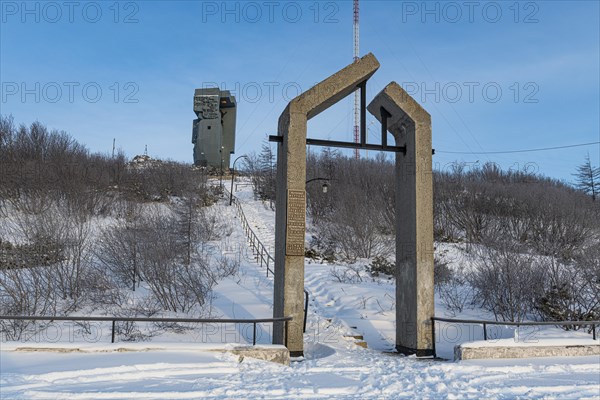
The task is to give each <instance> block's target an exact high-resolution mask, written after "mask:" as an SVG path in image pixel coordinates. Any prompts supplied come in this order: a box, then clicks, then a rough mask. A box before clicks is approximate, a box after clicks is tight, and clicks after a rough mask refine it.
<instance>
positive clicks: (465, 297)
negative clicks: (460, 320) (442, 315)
mask: <svg viewBox="0 0 600 400" xmlns="http://www.w3.org/2000/svg"><path fill="white" fill-rule="evenodd" d="M438 268H439V269H443V270H444V271H443V272H442V271H440V275H443V277H444V279H440V280H438V281H437V282H436V285H435V286H436V289H437V290H438V293H439V295H440V300H442V303H444V305H445V306H446V309H447V310H448V311H449V312H450V314H452V315H453V316H454V315H456V313H461V312H462V311H463V310H464V308H465V307H466V306H467V305H468V304H470V303H471V302H472V295H473V289H472V288H471V287H470V286H469V284H468V280H467V277H466V273H465V271H464V269H463V268H459V269H458V270H452V269H449V268H448V267H447V266H445V264H444V266H440V267H438Z"/></svg>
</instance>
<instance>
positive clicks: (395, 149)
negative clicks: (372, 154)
mask: <svg viewBox="0 0 600 400" xmlns="http://www.w3.org/2000/svg"><path fill="white" fill-rule="evenodd" d="M282 141H283V136H277V135H270V136H269V142H277V143H281V142H282ZM306 144H307V145H312V146H325V147H341V148H345V149H363V150H376V151H389V152H392V153H403V152H405V151H406V146H387V145H386V146H384V145H381V144H369V143H365V144H360V143H354V142H340V141H337V140H322V139H308V138H307V139H306Z"/></svg>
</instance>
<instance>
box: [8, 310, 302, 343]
mask: <svg viewBox="0 0 600 400" xmlns="http://www.w3.org/2000/svg"><path fill="white" fill-rule="evenodd" d="M4 319H8V320H26V321H50V322H54V321H93V322H102V321H105V322H112V332H111V343H114V342H115V324H116V322H175V323H222V324H252V325H253V336H252V345H256V324H258V323H264V322H271V323H275V322H284V323H285V325H286V328H287V324H288V322H289V321H291V320H292V319H293V318H292V317H291V316H290V317H277V318H255V319H238V318H236V319H232V318H223V319H219V318H150V317H57V316H37V315H0V320H4ZM286 330H287V329H286Z"/></svg>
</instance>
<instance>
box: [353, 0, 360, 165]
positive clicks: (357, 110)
mask: <svg viewBox="0 0 600 400" xmlns="http://www.w3.org/2000/svg"><path fill="white" fill-rule="evenodd" d="M358 1H359V0H354V23H353V31H354V62H356V61H358V57H359V55H358V54H359V31H358V11H359V9H358ZM359 126H360V93H359V92H358V90H356V91H355V92H354V143H359V142H360V134H359V129H360V128H359ZM354 158H356V159H358V158H360V154H359V152H358V149H355V150H354Z"/></svg>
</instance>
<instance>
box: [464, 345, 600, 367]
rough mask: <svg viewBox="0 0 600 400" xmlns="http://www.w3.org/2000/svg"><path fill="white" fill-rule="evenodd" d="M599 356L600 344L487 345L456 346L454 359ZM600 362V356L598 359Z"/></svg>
mask: <svg viewBox="0 0 600 400" xmlns="http://www.w3.org/2000/svg"><path fill="white" fill-rule="evenodd" d="M580 356H599V357H600V344H590V345H571V346H568V345H567V346H556V345H554V346H518V347H517V346H515V347H510V346H494V347H492V346H485V347H468V346H464V347H463V346H462V345H458V346H455V347H454V360H478V359H497V358H536V357H580ZM598 362H599V363H600V358H599V359H598Z"/></svg>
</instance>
